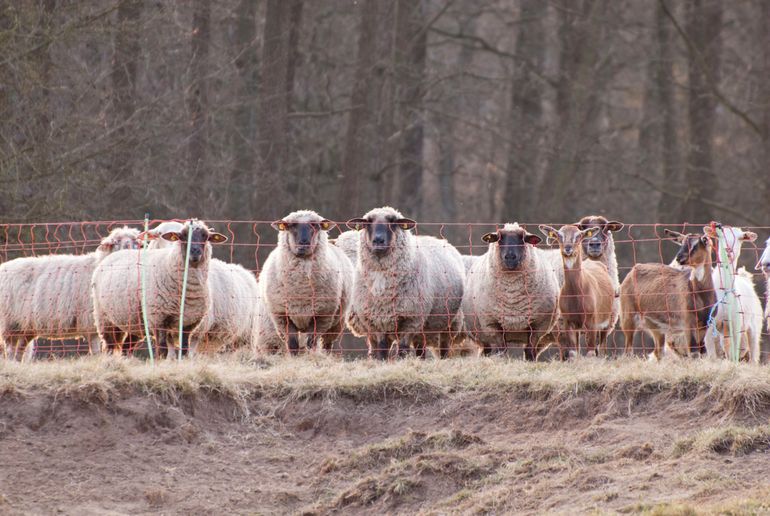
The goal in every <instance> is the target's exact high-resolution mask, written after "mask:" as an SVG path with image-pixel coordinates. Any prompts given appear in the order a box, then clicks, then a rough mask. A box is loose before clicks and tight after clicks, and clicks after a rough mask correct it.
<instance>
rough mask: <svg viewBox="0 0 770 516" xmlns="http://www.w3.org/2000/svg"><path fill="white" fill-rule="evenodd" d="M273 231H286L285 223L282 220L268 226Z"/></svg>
mask: <svg viewBox="0 0 770 516" xmlns="http://www.w3.org/2000/svg"><path fill="white" fill-rule="evenodd" d="M270 225H271V226H272V227H273V229H274V230H276V231H286V223H285V222H284V221H282V220H276V221H275V222H273V223H272V224H270Z"/></svg>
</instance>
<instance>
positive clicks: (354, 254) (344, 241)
mask: <svg viewBox="0 0 770 516" xmlns="http://www.w3.org/2000/svg"><path fill="white" fill-rule="evenodd" d="M329 241H330V242H331V243H332V244H334V245H336V246H337V247H339V248H340V249H342V250H343V251H344V252H345V254H346V255H347V257H348V258H349V259H350V263H352V264H353V265H355V264H356V263H358V241H359V233H358V231H353V230H351V231H345V232H343V233H340V236H338V237H337V238H335V239H334V240H329Z"/></svg>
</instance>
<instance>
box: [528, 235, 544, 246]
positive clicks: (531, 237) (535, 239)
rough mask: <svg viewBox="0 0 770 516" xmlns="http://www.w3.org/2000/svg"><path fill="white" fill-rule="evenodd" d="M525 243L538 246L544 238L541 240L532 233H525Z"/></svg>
mask: <svg viewBox="0 0 770 516" xmlns="http://www.w3.org/2000/svg"><path fill="white" fill-rule="evenodd" d="M524 241H525V242H526V243H528V244H530V245H537V244H539V243H540V242H542V241H543V239H542V238H540V237H539V236H537V235H533V234H532V233H525V234H524Z"/></svg>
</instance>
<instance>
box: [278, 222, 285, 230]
mask: <svg viewBox="0 0 770 516" xmlns="http://www.w3.org/2000/svg"><path fill="white" fill-rule="evenodd" d="M278 229H279V230H281V231H286V224H284V223H283V222H279V223H278Z"/></svg>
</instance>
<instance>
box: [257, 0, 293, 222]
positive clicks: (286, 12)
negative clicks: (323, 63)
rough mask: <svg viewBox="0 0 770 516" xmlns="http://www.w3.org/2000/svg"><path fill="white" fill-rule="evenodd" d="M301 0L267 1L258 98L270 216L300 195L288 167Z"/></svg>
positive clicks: (263, 182)
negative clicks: (290, 115)
mask: <svg viewBox="0 0 770 516" xmlns="http://www.w3.org/2000/svg"><path fill="white" fill-rule="evenodd" d="M301 13H302V1H301V0H268V2H267V10H266V14H265V32H264V38H263V41H262V73H261V82H260V85H261V87H260V98H259V120H260V122H259V123H260V132H259V149H260V156H261V175H260V181H259V187H260V189H261V190H262V192H263V195H264V198H265V199H270V200H271V203H270V204H269V205H267V206H265V208H266V209H267V212H268V213H269V214H270V216H271V217H274V218H276V217H279V216H281V215H285V211H286V210H287V209H289V207H290V206H292V205H293V203H294V200H295V196H296V195H297V185H298V181H299V178H298V177H297V172H295V173H293V174H287V167H288V166H289V146H290V131H289V111H290V106H291V92H292V88H293V82H291V81H293V79H294V67H295V66H296V58H297V51H296V48H292V44H293V45H295V46H296V44H297V36H296V33H295V31H297V30H299V29H298V27H299V24H300V21H301Z"/></svg>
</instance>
